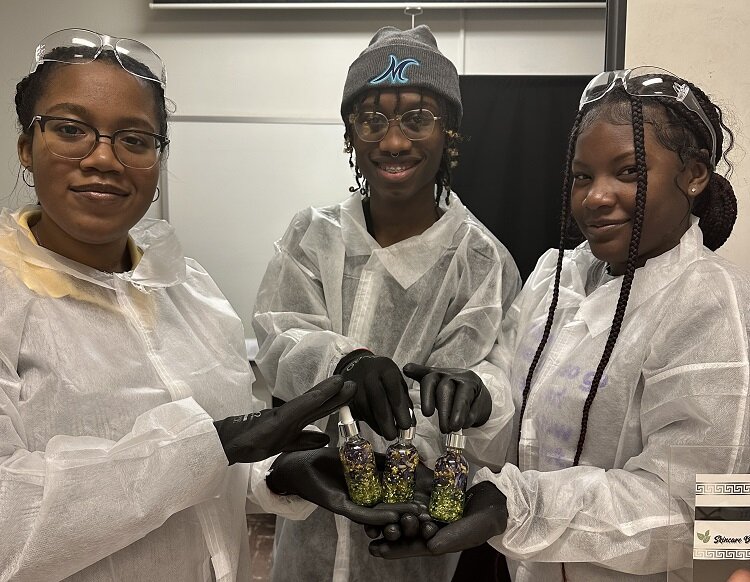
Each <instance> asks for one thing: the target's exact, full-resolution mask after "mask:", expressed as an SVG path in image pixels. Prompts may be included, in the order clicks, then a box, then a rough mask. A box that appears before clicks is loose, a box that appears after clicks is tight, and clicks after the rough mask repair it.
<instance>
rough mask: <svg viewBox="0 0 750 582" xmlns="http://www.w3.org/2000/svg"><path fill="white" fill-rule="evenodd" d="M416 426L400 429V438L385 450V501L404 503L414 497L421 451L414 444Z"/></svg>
mask: <svg viewBox="0 0 750 582" xmlns="http://www.w3.org/2000/svg"><path fill="white" fill-rule="evenodd" d="M415 431H416V427H414V426H412V427H410V428H408V429H406V430H399V431H398V440H397V441H396V442H395V443H393V444H392V445H390V446H389V447H388V448H387V449H386V450H385V470H384V471H383V501H385V502H386V503H403V502H406V501H411V500H412V499H414V479H415V477H416V474H417V464H419V452H418V451H417V449H416V447H415V446H414V445H413V444H412V442H411V441H412V439H413V438H414V433H415Z"/></svg>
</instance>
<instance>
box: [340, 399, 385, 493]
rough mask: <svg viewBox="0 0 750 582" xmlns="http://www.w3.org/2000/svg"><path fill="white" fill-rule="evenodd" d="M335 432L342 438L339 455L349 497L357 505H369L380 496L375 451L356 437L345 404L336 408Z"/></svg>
mask: <svg viewBox="0 0 750 582" xmlns="http://www.w3.org/2000/svg"><path fill="white" fill-rule="evenodd" d="M339 435H340V436H341V437H342V438H343V442H342V443H341V446H340V447H339V458H340V459H341V465H342V466H343V467H344V478H345V479H346V485H347V487H348V489H349V497H350V498H351V500H352V501H353V502H354V503H356V504H357V505H362V506H364V507H372V506H373V505H375V504H376V503H378V502H380V500H381V498H382V488H381V485H380V478H379V477H378V470H377V467H376V465H375V453H374V451H373V449H372V445H371V444H370V441H368V440H367V439H365V438H363V437H362V436H360V434H359V429H358V428H357V423H356V422H355V421H354V418H353V417H352V413H351V410H349V407H348V406H342V407H341V409H340V410H339Z"/></svg>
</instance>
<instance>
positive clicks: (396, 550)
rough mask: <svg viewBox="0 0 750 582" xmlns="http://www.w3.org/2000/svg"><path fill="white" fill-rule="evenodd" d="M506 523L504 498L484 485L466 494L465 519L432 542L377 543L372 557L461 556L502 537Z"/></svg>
mask: <svg viewBox="0 0 750 582" xmlns="http://www.w3.org/2000/svg"><path fill="white" fill-rule="evenodd" d="M507 520H508V510H507V506H506V499H505V495H503V494H502V493H501V492H500V490H499V489H498V488H497V487H495V485H494V484H493V483H491V482H489V481H482V482H481V483H477V484H476V485H474V486H473V487H471V488H470V489H469V490H468V491H467V492H466V506H465V507H464V515H463V517H462V518H461V519H459V520H457V521H454V522H453V523H449V524H447V525H446V526H445V527H442V528H440V529H439V530H438V531H437V532H436V533H435V534H434V536H432V538H431V539H429V540H424V538H417V539H409V540H406V539H402V540H398V541H396V542H391V541H388V540H386V539H380V540H375V541H373V542H370V553H371V554H372V555H373V556H377V557H381V558H387V559H393V558H405V557H411V556H425V555H433V556H435V555H440V554H448V553H451V552H460V551H462V550H467V549H469V548H473V547H476V546H479V545H481V544H483V543H484V542H486V541H487V540H489V539H490V538H493V537H495V536H498V535H500V534H502V533H503V532H504V531H505V527H506V524H507ZM425 550H426V551H427V553H425Z"/></svg>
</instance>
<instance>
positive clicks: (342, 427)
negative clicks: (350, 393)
mask: <svg viewBox="0 0 750 582" xmlns="http://www.w3.org/2000/svg"><path fill="white" fill-rule="evenodd" d="M358 434H359V428H357V423H356V421H355V420H354V417H352V411H351V410H349V407H348V406H346V405H344V406H342V407H341V408H340V409H339V435H341V436H342V437H344V438H347V437H352V436H357V435H358Z"/></svg>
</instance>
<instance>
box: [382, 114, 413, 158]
mask: <svg viewBox="0 0 750 582" xmlns="http://www.w3.org/2000/svg"><path fill="white" fill-rule="evenodd" d="M410 149H411V140H410V139H409V138H408V137H406V136H405V135H404V132H403V131H401V125H400V124H399V121H398V120H396V119H391V120H390V121H389V123H388V131H387V132H386V134H385V136H384V137H383V139H381V140H380V151H381V152H385V153H388V154H400V153H402V152H407V151H409V150H410Z"/></svg>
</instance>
